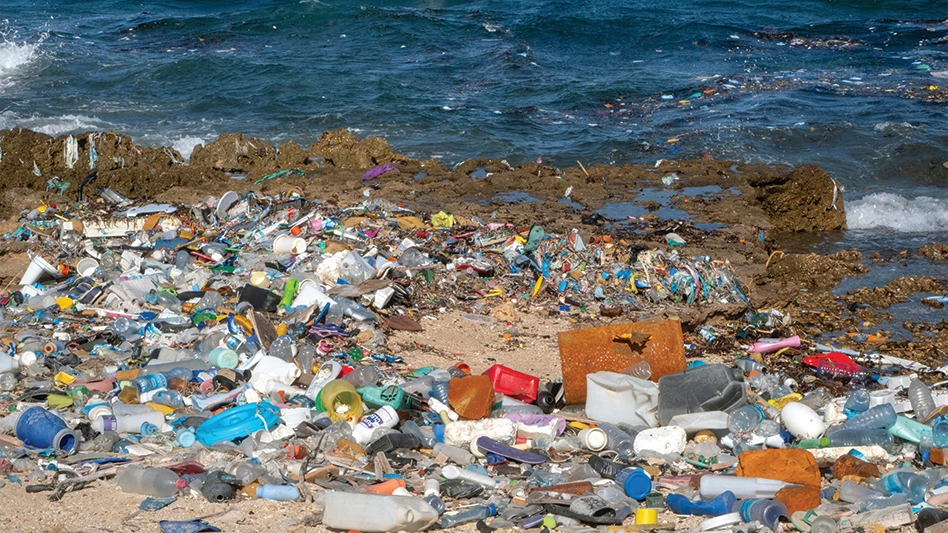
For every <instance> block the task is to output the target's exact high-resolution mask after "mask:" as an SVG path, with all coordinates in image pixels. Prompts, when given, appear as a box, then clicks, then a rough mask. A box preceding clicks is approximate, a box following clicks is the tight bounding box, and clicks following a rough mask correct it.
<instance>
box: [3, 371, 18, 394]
mask: <svg viewBox="0 0 948 533" xmlns="http://www.w3.org/2000/svg"><path fill="white" fill-rule="evenodd" d="M19 382H20V380H18V379H16V376H14V375H13V373H12V372H4V373H3V374H0V391H3V392H10V391H12V390H13V389H15V388H16V385H17V383H19Z"/></svg>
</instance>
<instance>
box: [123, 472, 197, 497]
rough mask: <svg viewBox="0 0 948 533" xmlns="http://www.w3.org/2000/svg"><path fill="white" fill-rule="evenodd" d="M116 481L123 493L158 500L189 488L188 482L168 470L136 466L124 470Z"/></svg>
mask: <svg viewBox="0 0 948 533" xmlns="http://www.w3.org/2000/svg"><path fill="white" fill-rule="evenodd" d="M115 480H116V482H118V485H119V488H121V489H122V492H131V493H134V494H145V495H148V496H154V497H156V498H169V497H171V496H174V495H176V494H178V491H180V490H181V489H183V488H185V487H187V486H188V482H187V481H185V480H183V479H181V478H180V477H179V476H178V474H175V473H174V472H172V471H171V470H168V469H167V468H142V467H140V466H135V465H132V466H129V467H127V468H126V469H125V470H123V471H122V473H121V474H119V475H118V477H117V478H116V479H115Z"/></svg>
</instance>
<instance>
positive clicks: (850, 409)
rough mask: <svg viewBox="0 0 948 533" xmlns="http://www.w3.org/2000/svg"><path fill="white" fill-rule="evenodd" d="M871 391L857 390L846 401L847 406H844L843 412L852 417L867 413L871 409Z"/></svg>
mask: <svg viewBox="0 0 948 533" xmlns="http://www.w3.org/2000/svg"><path fill="white" fill-rule="evenodd" d="M869 402H870V398H869V391H867V390H866V389H856V390H854V391H853V392H852V393H851V394H850V395H849V398H847V399H846V404H845V405H843V412H844V413H846V416H849V417H852V416H855V415H858V414H859V413H862V412H864V411H867V410H868V409H869Z"/></svg>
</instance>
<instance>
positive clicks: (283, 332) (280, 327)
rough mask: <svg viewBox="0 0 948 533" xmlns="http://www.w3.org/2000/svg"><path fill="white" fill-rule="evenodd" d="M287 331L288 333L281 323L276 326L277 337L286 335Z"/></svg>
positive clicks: (284, 325)
mask: <svg viewBox="0 0 948 533" xmlns="http://www.w3.org/2000/svg"><path fill="white" fill-rule="evenodd" d="M287 331H289V329H287V327H286V324H284V323H282V322H281V323H280V325H278V326H277V337H282V336H283V335H286V332H287Z"/></svg>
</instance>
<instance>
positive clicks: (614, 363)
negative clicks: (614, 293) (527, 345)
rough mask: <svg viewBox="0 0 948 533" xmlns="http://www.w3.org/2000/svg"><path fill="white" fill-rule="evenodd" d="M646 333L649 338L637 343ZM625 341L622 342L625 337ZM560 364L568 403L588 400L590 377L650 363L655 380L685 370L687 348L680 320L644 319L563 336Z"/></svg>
mask: <svg viewBox="0 0 948 533" xmlns="http://www.w3.org/2000/svg"><path fill="white" fill-rule="evenodd" d="M630 333H645V334H647V335H649V338H648V339H647V340H645V341H644V342H636V341H635V339H638V338H641V335H632V336H631V337H630V336H629V334H630ZM623 335H624V336H625V339H624V340H623V339H621V336H623ZM559 345H560V363H561V364H562V367H563V391H564V394H565V397H566V403H569V404H576V403H584V402H585V401H586V374H591V373H594V372H601V371H608V372H620V371H622V370H624V369H626V368H628V367H629V366H631V365H632V363H636V362H638V361H641V360H643V359H644V360H646V361H648V363H649V365H650V366H651V367H652V378H651V379H652V381H658V378H660V377H662V376H666V375H668V374H674V373H675V372H680V371H682V370H684V369H685V346H684V341H683V340H682V336H681V322H680V321H678V320H643V321H641V322H629V323H627V324H615V325H612V326H603V327H599V328H588V329H574V330H572V331H563V332H560V333H559Z"/></svg>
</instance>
